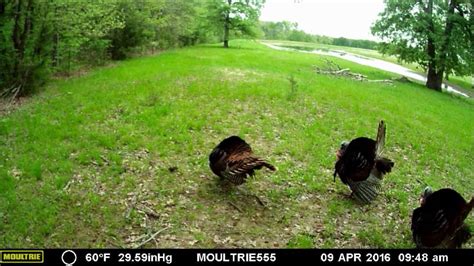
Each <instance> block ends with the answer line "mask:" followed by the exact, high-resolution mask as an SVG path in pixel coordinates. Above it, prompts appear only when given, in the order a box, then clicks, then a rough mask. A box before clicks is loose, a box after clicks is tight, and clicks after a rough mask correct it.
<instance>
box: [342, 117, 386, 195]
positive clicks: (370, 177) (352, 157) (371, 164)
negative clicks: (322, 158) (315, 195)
mask: <svg viewBox="0 0 474 266" xmlns="http://www.w3.org/2000/svg"><path fill="white" fill-rule="evenodd" d="M385 131H386V128H385V123H384V121H380V123H379V127H378V131H377V138H376V140H373V139H370V138H366V137H360V138H356V139H353V140H352V141H351V142H347V141H344V142H342V144H341V147H340V149H339V150H338V151H337V155H336V156H337V161H336V165H335V170H334V181H336V175H338V176H339V177H340V179H341V181H342V182H343V183H344V184H346V185H348V186H349V188H350V189H351V190H352V196H353V197H354V198H356V199H357V200H358V201H360V202H362V203H365V204H367V203H370V202H372V201H373V200H374V199H375V198H376V197H377V195H378V194H379V190H380V187H381V181H382V178H383V176H384V175H385V174H387V173H389V172H390V171H391V170H392V167H393V166H394V162H393V161H391V160H390V159H388V158H384V157H382V151H383V148H384V145H385Z"/></svg>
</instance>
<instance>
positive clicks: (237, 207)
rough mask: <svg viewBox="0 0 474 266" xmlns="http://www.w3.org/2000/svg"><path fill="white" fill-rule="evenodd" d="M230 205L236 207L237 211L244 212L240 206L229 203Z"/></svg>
mask: <svg viewBox="0 0 474 266" xmlns="http://www.w3.org/2000/svg"><path fill="white" fill-rule="evenodd" d="M229 204H230V205H231V206H232V207H234V208H235V209H236V210H238V211H239V212H241V213H242V212H243V211H242V209H240V208H239V206H237V205H235V204H234V203H233V202H232V201H229Z"/></svg>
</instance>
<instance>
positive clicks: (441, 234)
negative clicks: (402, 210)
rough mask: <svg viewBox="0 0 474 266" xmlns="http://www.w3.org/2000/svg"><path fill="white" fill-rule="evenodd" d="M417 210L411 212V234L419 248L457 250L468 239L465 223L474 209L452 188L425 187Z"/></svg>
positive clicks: (471, 203)
mask: <svg viewBox="0 0 474 266" xmlns="http://www.w3.org/2000/svg"><path fill="white" fill-rule="evenodd" d="M420 205H421V206H420V207H418V208H416V209H415V210H414V211H413V216H412V221H411V231H412V233H413V241H414V242H415V244H416V246H417V247H418V248H460V247H461V245H462V244H463V243H465V242H466V241H468V240H469V239H470V238H471V232H470V230H469V227H468V226H467V225H466V224H465V223H464V220H465V219H466V217H467V216H468V215H469V212H471V210H472V208H473V206H474V197H473V198H472V199H471V201H470V202H469V203H467V202H466V201H465V200H464V198H463V197H462V196H461V195H459V193H458V192H456V191H455V190H453V189H450V188H443V189H440V190H438V191H436V192H433V191H432V189H431V188H430V187H427V188H425V190H424V192H423V195H422V197H421V199H420Z"/></svg>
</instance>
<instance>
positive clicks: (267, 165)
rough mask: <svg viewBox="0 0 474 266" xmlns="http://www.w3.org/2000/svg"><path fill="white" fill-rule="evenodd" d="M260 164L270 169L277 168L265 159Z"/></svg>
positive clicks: (274, 169)
mask: <svg viewBox="0 0 474 266" xmlns="http://www.w3.org/2000/svg"><path fill="white" fill-rule="evenodd" d="M262 166H265V167H266V168H268V169H269V170H271V171H276V170H277V169H276V167H275V166H273V165H271V164H269V163H267V162H266V161H263V162H262Z"/></svg>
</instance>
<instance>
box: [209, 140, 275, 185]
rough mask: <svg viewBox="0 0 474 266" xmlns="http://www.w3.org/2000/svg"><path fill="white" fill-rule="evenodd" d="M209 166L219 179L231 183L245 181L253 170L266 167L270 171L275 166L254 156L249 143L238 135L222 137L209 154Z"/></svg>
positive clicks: (237, 183) (251, 174)
mask: <svg viewBox="0 0 474 266" xmlns="http://www.w3.org/2000/svg"><path fill="white" fill-rule="evenodd" d="M209 166H210V167H211V170H212V172H214V174H216V175H217V176H219V177H220V178H221V180H223V181H228V182H229V183H231V184H233V185H236V186H238V185H241V184H243V183H245V181H246V179H247V177H248V176H253V175H254V174H255V170H258V169H261V168H262V167H266V168H268V169H270V170H272V171H275V170H276V168H275V167H274V166H273V165H271V164H269V163H268V162H266V161H265V160H263V159H260V158H258V157H256V156H255V155H254V154H253V152H252V149H251V148H250V145H249V144H247V143H246V142H245V141H244V140H243V139H241V138H240V137H238V136H231V137H229V138H226V139H224V140H223V141H222V142H221V143H220V144H219V145H217V147H215V148H214V150H213V151H212V153H211V154H210V155H209Z"/></svg>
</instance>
